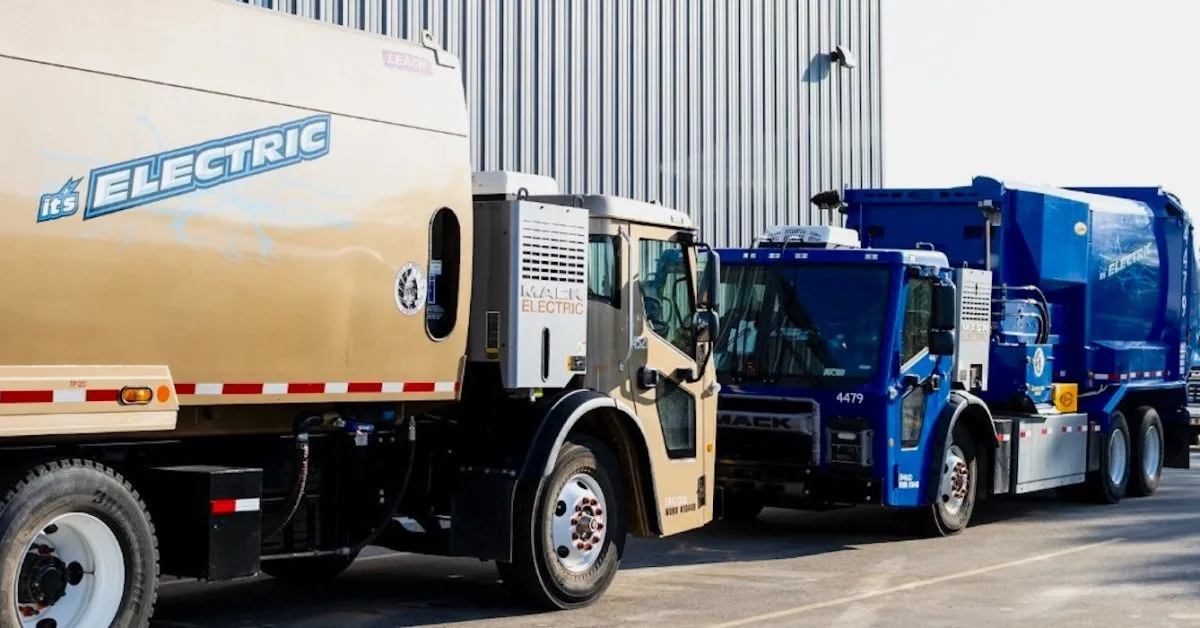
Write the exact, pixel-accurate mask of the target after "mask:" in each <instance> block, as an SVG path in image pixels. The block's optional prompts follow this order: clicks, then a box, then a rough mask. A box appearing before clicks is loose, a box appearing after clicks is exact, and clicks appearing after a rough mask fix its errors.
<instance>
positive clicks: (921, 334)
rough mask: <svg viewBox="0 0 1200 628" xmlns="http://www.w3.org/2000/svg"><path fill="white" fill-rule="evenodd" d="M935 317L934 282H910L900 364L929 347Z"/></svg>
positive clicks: (929, 280) (905, 302)
mask: <svg viewBox="0 0 1200 628" xmlns="http://www.w3.org/2000/svg"><path fill="white" fill-rule="evenodd" d="M932 317H933V281H932V280H931V279H928V278H925V277H922V278H920V279H913V280H912V281H909V282H908V297H907V298H906V299H905V301H904V337H903V339H902V340H901V343H900V364H908V361H909V360H911V359H913V358H915V357H916V356H917V355H918V354H920V353H921V352H922V351H924V350H925V349H926V348H928V347H929V324H930V321H931V320H932Z"/></svg>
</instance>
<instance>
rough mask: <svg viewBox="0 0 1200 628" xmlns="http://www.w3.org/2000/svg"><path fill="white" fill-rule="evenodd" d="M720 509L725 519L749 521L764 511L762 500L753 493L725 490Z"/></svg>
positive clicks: (721, 497) (722, 517)
mask: <svg viewBox="0 0 1200 628" xmlns="http://www.w3.org/2000/svg"><path fill="white" fill-rule="evenodd" d="M719 501H720V505H719V507H720V510H718V511H717V512H720V513H721V519H722V520H723V521H731V522H734V523H748V522H751V521H754V520H756V519H758V515H759V514H761V513H762V511H763V503H762V500H761V499H760V498H759V497H758V496H757V495H755V494H753V493H745V492H739V491H723V492H722V493H720V500H719Z"/></svg>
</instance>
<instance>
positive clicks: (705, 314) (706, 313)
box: [692, 310, 721, 343]
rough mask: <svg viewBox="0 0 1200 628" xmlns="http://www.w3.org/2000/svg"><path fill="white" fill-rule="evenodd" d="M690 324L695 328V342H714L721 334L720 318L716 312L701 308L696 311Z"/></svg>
mask: <svg viewBox="0 0 1200 628" xmlns="http://www.w3.org/2000/svg"><path fill="white" fill-rule="evenodd" d="M692 325H693V327H694V328H695V330H696V342H697V343H700V342H715V341H716V339H717V337H718V336H720V334H721V330H720V327H721V319H720V317H719V316H717V313H716V312H713V311H710V310H701V311H699V312H696V316H695V318H694V319H693V320H692Z"/></svg>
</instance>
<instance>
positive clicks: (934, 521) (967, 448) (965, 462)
mask: <svg viewBox="0 0 1200 628" xmlns="http://www.w3.org/2000/svg"><path fill="white" fill-rule="evenodd" d="M949 441H950V442H948V443H947V444H946V449H945V451H944V452H943V455H942V465H941V473H940V475H939V478H938V479H939V481H938V490H937V496H936V498H935V499H934V503H933V504H931V505H930V506H929V512H928V513H927V515H926V525H925V528H926V530H927V532H928V533H930V534H932V535H935V536H950V535H953V534H958V533H959V532H962V531H963V529H964V528H966V527H967V524H968V523H969V522H970V521H971V513H972V512H974V510H975V495H976V493H977V492H978V486H977V485H978V482H979V479H978V477H979V473H978V471H979V463H978V456H977V455H976V447H975V441H974V440H973V439H972V438H971V432H970V430H968V429H967V426H966V425H964V424H962V423H957V424H955V426H954V430H953V432H952V433H951V434H950V439H949Z"/></svg>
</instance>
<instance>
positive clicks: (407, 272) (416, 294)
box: [393, 262, 425, 316]
mask: <svg viewBox="0 0 1200 628" xmlns="http://www.w3.org/2000/svg"><path fill="white" fill-rule="evenodd" d="M393 296H395V297H396V307H397V308H399V309H400V311H401V312H402V313H404V315H405V316H414V315H416V313H417V312H420V311H421V308H422V307H424V306H425V273H424V272H422V271H421V267H420V266H417V265H416V264H414V263H412V262H409V263H407V264H405V265H403V266H401V267H400V270H399V271H398V272H397V273H396V285H395V286H394V287H393Z"/></svg>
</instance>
